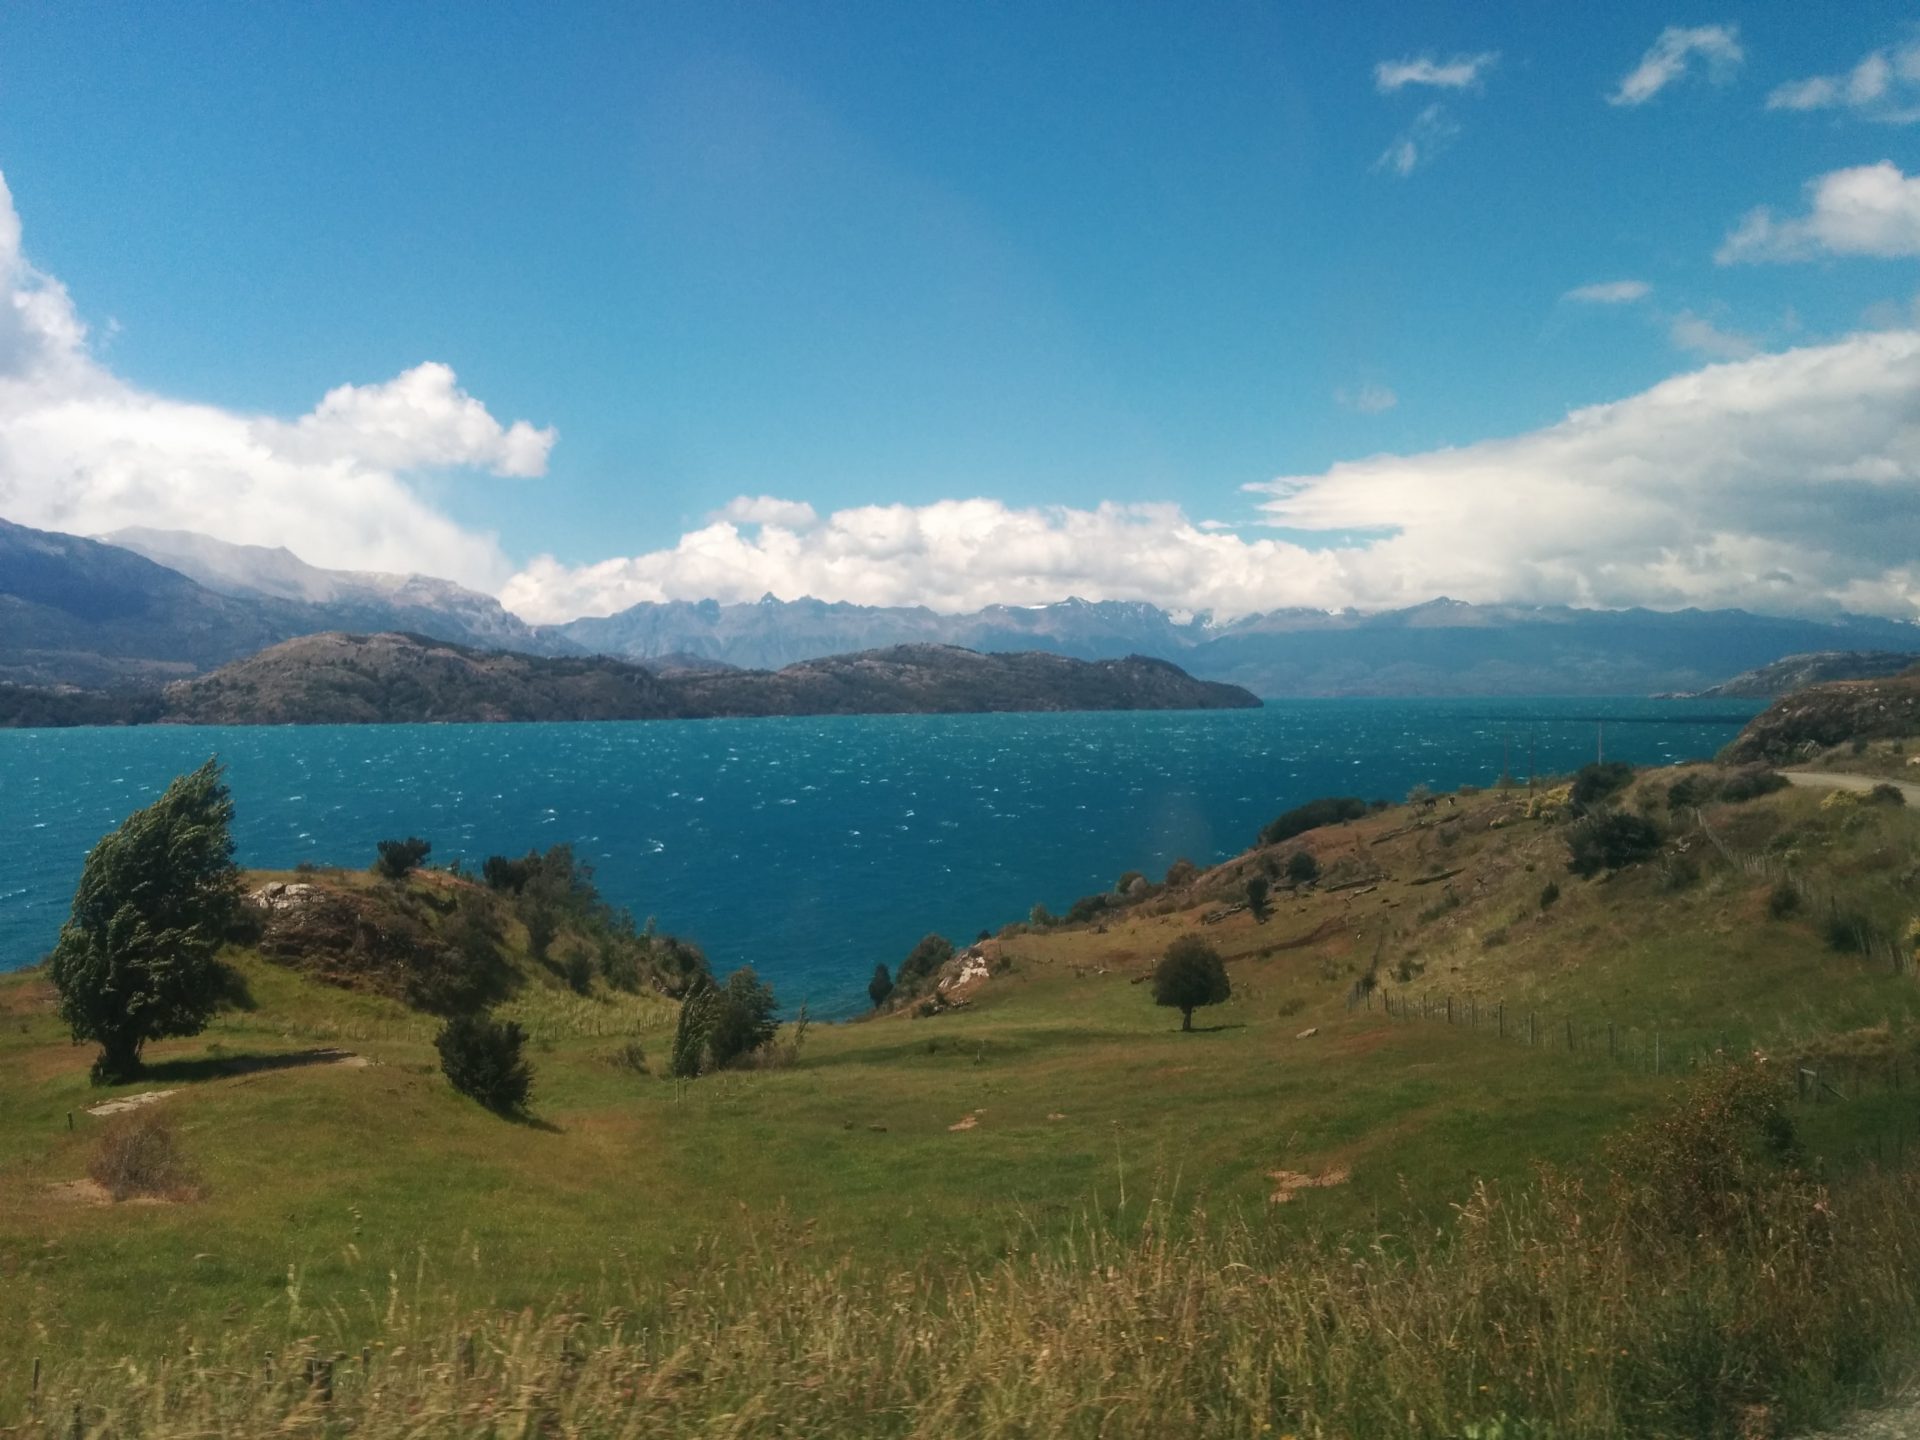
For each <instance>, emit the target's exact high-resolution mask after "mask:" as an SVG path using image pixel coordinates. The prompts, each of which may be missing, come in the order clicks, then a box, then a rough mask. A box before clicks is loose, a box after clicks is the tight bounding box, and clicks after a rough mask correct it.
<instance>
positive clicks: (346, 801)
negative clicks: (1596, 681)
mask: <svg viewBox="0 0 1920 1440" xmlns="http://www.w3.org/2000/svg"><path fill="white" fill-rule="evenodd" d="M1754 708H1756V707H1753V706H1749V705H1744V704H1741V703H1739V702H1733V703H1728V702H1725V701H1715V702H1712V703H1710V704H1708V703H1704V702H1686V701H1648V700H1609V701H1595V700H1533V701H1510V700H1502V701H1455V700H1448V701H1433V700H1421V701H1411V700H1406V701H1400V700H1368V701H1333V700H1329V701H1297V702H1270V703H1269V704H1268V705H1267V707H1266V708H1265V709H1263V710H1254V711H1224V712H1204V713H1202V712H1179V713H1156V714H1095V715H969V716H858V717H834V718H824V719H793V720H707V721H684V722H683V721H653V722H646V723H627V724H597V725H385V726H311V727H300V728H294V727H287V728H274V729H263V728H243V727H222V728H183V727H170V726H168V727H153V728H146V729H131V730H37V731H36V730H26V731H0V969H8V968H14V967H18V966H21V965H27V964H31V963H33V962H34V961H35V960H37V959H38V958H39V957H40V956H41V955H42V954H43V953H44V952H45V951H46V949H47V947H48V946H50V945H51V944H52V942H53V939H54V936H55V935H56V934H57V932H58V930H59V927H60V923H61V921H62V920H64V919H65V917H66V911H67V906H68V904H69V902H70V900H71V898H72V894H73V887H74V884H75V882H76V880H77V879H78V878H79V874H80V866H81V862H82V861H83V860H84V859H85V857H86V853H87V850H88V848H89V847H90V846H91V845H92V844H93V843H94V842H95V841H96V840H98V839H99V837H100V836H101V835H102V834H104V833H105V832H106V831H108V830H110V829H112V828H113V827H114V826H115V825H116V824H118V823H119V821H120V820H121V819H122V818H123V817H124V816H125V815H126V814H127V813H128V812H129V811H131V810H133V809H135V808H137V807H139V806H141V805H144V804H146V803H147V802H148V801H150V800H151V799H153V797H154V796H156V795H157V794H158V793H159V792H160V790H161V789H162V788H163V787H164V786H165V785H166V783H167V781H168V780H169V779H170V778H172V777H173V776H174V775H176V774H178V773H179V772H181V771H183V770H187V769H191V768H192V767H193V766H195V765H197V764H198V763H199V762H200V761H202V760H204V759H205V758H206V757H207V756H208V755H209V754H217V755H219V756H220V758H221V759H222V760H223V761H224V762H225V763H226V765H227V767H228V781H229V783H230V784H231V785H232V787H233V792H234V800H235V804H236V806H237V810H238V816H237V820H236V838H237V840H238V842H239V859H240V862H241V863H242V864H244V865H254V866H262V867H284V866H291V865H293V864H295V863H296V862H298V861H300V860H313V861H315V862H318V863H322V864H343V865H360V864H365V863H368V862H369V861H371V859H372V857H373V848H374V842H375V841H376V840H379V839H382V838H384V837H387V836H402V835H409V834H414V835H422V836H425V837H427V838H428V839H430V840H431V841H432V842H433V846H434V851H433V859H434V860H435V861H436V862H444V861H446V860H450V859H452V858H453V857H455V856H460V857H463V858H464V859H466V860H467V861H469V862H473V863H476V864H477V863H478V861H480V860H481V859H483V858H484V857H485V856H487V855H489V854H494V853H508V854H520V853H523V852H524V851H526V850H527V848H528V847H529V846H538V847H541V848H545V847H546V846H548V845H551V844H554V843H555V842H557V841H560V840H568V841H572V842H573V844H574V845H575V847H576V849H577V851H578V852H579V854H580V855H581V856H582V857H583V858H585V859H587V860H589V861H591V863H592V864H593V865H594V866H595V867H596V868H597V870H598V879H599V884H600V888H601V890H602V891H603V892H604V893H605V894H606V896H607V897H608V898H609V899H610V900H612V901H613V902H614V903H616V904H620V905H625V906H628V907H629V908H631V909H632V910H633V912H634V913H635V915H636V916H642V917H644V916H646V915H655V916H657V917H658V918H659V922H660V924H661V926H662V928H664V929H668V930H672V931H675V932H678V933H680V934H683V935H687V936H690V937H692V938H693V939H695V940H697V941H699V942H700V944H702V945H703V946H704V947H705V948H706V950H707V952H708V954H709V955H710V956H711V957H712V959H713V962H714V965H715V968H716V969H720V970H725V969H728V968H731V967H732V966H734V965H738V964H744V963H751V964H753V965H754V966H756V967H757V968H758V969H759V970H760V972H761V973H762V974H763V975H764V976H765V977H766V978H768V979H769V980H770V981H771V982H772V983H773V985H774V986H775V988H776V989H777V991H778V992H779V994H780V996H781V998H782V1000H783V1001H785V1002H786V1003H788V1004H789V1005H792V1004H796V1003H798V1002H799V1001H800V1000H802V999H807V1000H810V1001H811V1003H812V1006H813V1008H814V1010H815V1012H816V1013H822V1012H824V1013H844V1012H845V1011H847V1010H850V1009H852V1008H853V1007H855V1006H857V1005H859V1004H862V1003H864V1000H863V996H864V991H865V985H866V980H867V977H868V976H869V975H870V974H872V971H873V966H874V963H875V962H876V961H885V962H887V963H888V964H889V965H891V964H893V963H894V962H895V961H897V960H898V959H899V958H900V957H901V956H902V955H904V954H905V953H906V951H907V950H908V949H909V948H911V947H912V945H913V942H914V941H915V940H917V939H918V938H919V937H920V936H921V935H923V934H925V933H926V932H927V931H929V930H939V931H941V932H943V933H945V934H948V935H950V936H953V937H955V938H961V937H967V936H971V935H973V934H974V933H975V932H976V931H978V930H980V929H982V928H983V927H993V926H998V925H1000V924H1003V923H1004V922H1006V921H1008V920H1013V919H1020V918H1024V916H1025V915H1026V913H1027V911H1028V909H1029V908H1030V907H1031V906H1032V905H1033V903H1034V902H1035V901H1036V900H1040V901H1045V902H1046V903H1047V905H1049V906H1050V907H1052V908H1053V909H1055V910H1060V909H1064V908H1065V907H1066V905H1067V904H1068V903H1069V902H1070V901H1072V900H1073V899H1074V898H1075V897H1076V896H1079V895H1083V894H1087V893H1088V892H1090V891H1093V890H1098V889H1103V888H1105V887H1107V886H1109V885H1111V884H1112V883H1113V880H1114V878H1115V877H1116V876H1117V875H1119V874H1121V873H1122V872H1123V871H1126V870H1130V869H1138V870H1144V871H1147V872H1149V873H1152V874H1155V875H1157V874H1159V873H1161V872H1162V871H1164V870H1165V868H1166V867H1167V865H1168V864H1170V863H1171V862H1172V861H1173V860H1174V859H1175V858H1176V857H1178V856H1182V855H1185V856H1187V857H1189V858H1191V859H1193V860H1195V861H1197V862H1202V863H1204V862H1206V861H1209V860H1214V859H1219V858H1222V857H1225V856H1227V855H1230V854H1233V853H1234V852H1236V851H1238V850H1240V849H1243V848H1244V847H1245V846H1246V845H1247V844H1248V843H1249V842H1250V841H1251V840H1252V838H1253V836H1254V834H1255V832H1256V831H1258V830H1259V828H1260V826H1261V825H1263V824H1264V823H1265V822H1266V821H1267V820H1269V819H1271V818H1272V817H1273V816H1274V815H1275V814H1277V813H1278V812H1279V811H1281V810H1284V809H1286V808H1288V807H1289V806H1292V805H1296V804H1298V803H1300V802H1301V801H1303V800H1307V799H1310V798H1312V797H1313V796H1316V795H1325V794H1360V795H1366V796H1373V795H1383V796H1388V797H1393V798H1397V797H1399V796H1402V795H1404V794H1405V793H1406V791H1407V789H1408V788H1409V787H1410V786H1412V785H1414V784H1416V783H1422V782H1424V783H1426V784H1429V785H1433V786H1436V787H1447V788H1451V787H1453V786H1455V785H1458V784H1461V783H1464V782H1469V781H1471V782H1474V783H1479V784H1487V783H1491V782H1492V781H1493V779H1494V778H1495V777H1496V776H1497V775H1498V774H1499V771H1500V766H1501V760H1502V746H1503V742H1504V743H1506V744H1507V745H1508V746H1509V747H1510V751H1509V753H1510V754H1511V757H1512V758H1511V764H1512V766H1513V769H1514V771H1515V773H1516V774H1524V773H1525V768H1526V765H1527V753H1528V743H1529V735H1531V737H1532V744H1533V749H1534V755H1535V762H1534V763H1535V764H1536V765H1537V767H1538V768H1539V770H1540V771H1541V772H1543V773H1544V772H1547V771H1552V770H1569V769H1572V768H1573V767H1574V766H1576V765H1578V764H1580V763H1582V762H1584V761H1586V760H1590V759H1592V758H1593V755H1594V749H1595V740H1596V728H1597V726H1598V725H1599V723H1600V722H1602V721H1604V722H1605V744H1606V753H1607V756H1608V758H1609V759H1616V758H1617V759H1624V760H1632V761H1636V762H1640V763H1660V762H1665V761H1672V760H1678V759H1685V758H1689V757H1694V756H1701V755H1707V754H1711V753H1712V752H1713V751H1714V750H1717V749H1718V748H1719V747H1720V746H1721V745H1723V744H1725V743H1726V742H1727V741H1728V740H1729V739H1731V738H1732V736H1733V734H1734V733H1735V731H1736V729H1737V728H1738V726H1739V725H1740V724H1741V723H1742V722H1743V721H1744V719H1745V718H1746V716H1747V715H1748V714H1750V713H1752V710H1753V709H1754Z"/></svg>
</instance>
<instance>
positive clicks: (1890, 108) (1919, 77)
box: [1767, 42, 1920, 125]
mask: <svg viewBox="0 0 1920 1440" xmlns="http://www.w3.org/2000/svg"><path fill="white" fill-rule="evenodd" d="M1767 108H1768V109H1769V110H1841V111H1846V112H1849V113H1851V114H1853V115H1857V116H1859V117H1861V118H1862V119H1866V120H1877V121H1879V122H1881V123H1882V124H1887V125H1911V124H1913V123H1914V122H1915V121H1920V42H1909V43H1907V44H1905V45H1900V46H1896V47H1894V48H1892V49H1882V50H1875V51H1873V52H1872V53H1871V54H1869V55H1867V56H1866V57H1865V58H1863V59H1862V60H1861V61H1860V62H1859V63H1858V64H1856V65H1855V66H1854V67H1853V68H1852V69H1851V70H1849V71H1847V72H1846V73H1845V74H1841V75H1812V76H1809V77H1807V78H1806V79H1804V80H1790V81H1788V82H1787V83H1786V84H1784V85H1780V86H1777V87H1775V89H1774V90H1773V92H1772V93H1771V94H1770V95H1768V96H1767Z"/></svg>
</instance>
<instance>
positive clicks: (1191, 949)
mask: <svg viewBox="0 0 1920 1440" xmlns="http://www.w3.org/2000/svg"><path fill="white" fill-rule="evenodd" d="M1232 995H1233V986H1232V984H1231V983H1230V982H1229V981H1228V980H1227V967H1226V966H1225V965H1224V964H1222V963H1221V960H1220V952H1219V951H1218V950H1215V949H1214V948H1213V946H1211V945H1209V944H1208V943H1207V942H1206V941H1204V940H1202V939H1201V938H1200V937H1199V936H1198V935H1182V936H1181V937H1180V938H1179V939H1178V940H1175V941H1174V942H1173V943H1172V944H1171V945H1169V946H1168V947H1167V953H1166V954H1165V955H1164V956H1162V957H1161V959H1160V963H1159V964H1158V965H1156V966H1155V967H1154V970H1153V1003H1154V1004H1156V1005H1168V1006H1171V1007H1172V1008H1174V1009H1175V1010H1178V1011H1179V1012H1180V1028H1181V1029H1182V1030H1191V1029H1193V1012H1194V1011H1195V1010H1197V1009H1199V1008H1200V1007H1201V1006H1202V1005H1218V1004H1220V1003H1221V1002H1222V1001H1224V1000H1227V999H1229V998H1231V996H1232Z"/></svg>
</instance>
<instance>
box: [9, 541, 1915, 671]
mask: <svg viewBox="0 0 1920 1440" xmlns="http://www.w3.org/2000/svg"><path fill="white" fill-rule="evenodd" d="M115 538H116V539H117V540H118V541H119V542H121V543H116V544H109V543H105V542H102V541H97V540H86V539H82V538H81V537H78V536H72V535H60V534H57V533H55V532H50V531H40V530H32V529H28V528H27V527H24V526H19V525H12V524H8V523H7V522H5V521H0V682H7V681H11V682H13V683H16V684H24V685H37V686H57V685H78V686H86V687H94V688H98V687H103V686H114V685H127V684H151V683H157V682H160V681H165V680H169V679H174V678H179V677H183V676H188V675H194V674H201V673H204V672H206V671H207V670H210V669H212V668H214V667H215V666H218V665H222V664H226V663H228V662H230V661H233V660H237V659H240V658H242V657H243V656H247V655H251V654H253V653H254V652H255V651H258V650H259V649H261V648H262V647H264V646H267V645H271V644H274V643H276V642H278V641H281V640H286V639H291V638H294V637H296V636H300V635H311V634H318V633H324V632H327V631H333V630H339V631H346V632H349V633H356V634H368V633H379V632H388V631H391V632H397V633H408V634H418V635H426V636H431V637H433V638H435V639H440V640H447V641H451V642H453V643H456V644H462V645H472V646H480V647H484V648H490V649H500V650H510V651H516V652H521V653H527V654H535V655H585V654H603V655H609V656H612V657H614V658H618V659H624V660H628V661H635V662H638V663H641V664H645V665H648V666H649V667H651V668H654V669H657V670H660V671H662V672H674V671H682V670H686V669H689V668H693V669H699V668H703V667H709V666H713V665H721V666H734V667H740V668H745V669H760V670H778V669H781V668H783V667H785V666H788V665H792V664H796V663H798V662H801V661H807V660H817V659H821V658H824V657H826V656H830V655H844V654H848V653H852V652H858V651H865V650H874V649H884V648H887V647H891V646H896V645H928V644H931V645H953V646H959V647H961V648H964V649H969V650H976V651H981V652H1006V651H1044V652H1050V653H1053V654H1058V655H1065V656H1070V657H1073V658H1076V659H1082V660H1102V659H1116V658H1119V657H1122V656H1126V655H1149V656H1156V657H1159V658H1161V659H1164V660H1170V661H1172V662H1174V663H1175V664H1177V665H1179V666H1180V667H1181V668H1182V669H1184V670H1185V671H1187V672H1188V673H1190V674H1192V675H1194V676H1196V677H1199V678H1203V679H1209V680H1219V681H1222V682H1225V683H1229V684H1234V685H1240V686H1243V687H1245V688H1246V689H1248V690H1251V691H1253V692H1254V693H1255V694H1259V695H1265V696H1269V697H1275V698H1278V697H1284V696H1301V697H1305V696H1393V695H1423V696H1448V695H1458V696H1472V695H1488V696H1495V695H1648V694H1659V693H1673V692H1699V691H1704V690H1706V689H1708V687H1711V686H1716V685H1719V684H1721V683H1722V682H1725V681H1727V680H1728V679H1729V678H1730V677H1732V676H1735V675H1737V674H1739V673H1740V672H1742V671H1751V670H1756V669H1758V668H1759V667H1762V666H1766V665H1769V664H1772V663H1773V662H1776V661H1778V660H1780V658H1781V657H1782V656H1793V655H1803V654H1808V653H1813V652H1833V651H1854V652H1859V651H1884V652H1895V651H1920V626H1915V625H1914V624H1912V623H1909V622H1904V621H1895V620H1884V619H1877V618H1873V617H1867V616H1837V617H1834V618H1833V619H1827V620H1807V619H1797V618H1792V617H1779V616H1767V615H1754V614H1749V613H1747V612H1745V611H1740V610H1714V611H1703V610H1681V611H1671V612H1669V611H1654V610H1622V611H1606V610H1576V609H1573V608H1571V607H1566V606H1527V605H1470V604H1464V603H1461V602H1459V601H1454V600H1448V599H1439V600H1434V601H1430V602H1428V603H1426V604H1424V605H1416V606H1412V607H1409V608H1407V609H1402V610H1393V611H1386V612H1381V613H1375V614H1361V613H1359V612H1356V611H1351V610H1348V611H1339V612H1325V611H1318V610H1306V609H1284V610H1275V611H1269V612H1266V613H1264V614H1256V615H1248V616H1243V617H1240V618H1238V619H1235V620H1232V621H1227V622H1219V621H1216V620H1215V619H1214V618H1213V617H1212V616H1211V615H1209V614H1205V613H1201V614H1198V615H1181V614H1176V613H1174V612H1170V611H1167V610H1164V609H1162V608H1160V607H1159V606H1156V605H1151V604H1147V603H1145V602H1142V601H1113V600H1104V601H1087V600H1081V599H1075V598H1069V599H1067V600H1064V601H1061V602H1059V603H1057V604H1052V605H1036V606H1015V605H992V606H988V607H986V608H985V609H982V610H977V611H972V612H968V613H965V614H958V615H945V614H940V613H938V612H936V611H933V610H930V609H927V608H925V607H924V606H889V607H879V606H867V605H854V604H849V603H845V602H833V601H822V600H815V599H810V598H803V599H799V600H791V601H783V600H777V599H775V598H773V597H772V596H767V597H764V598H763V599H761V600H760V601H758V602H757V603H754V604H726V605H723V604H720V603H718V602H716V601H712V600H703V601H666V602H659V603H652V602H648V603H643V604H639V605H634V606H631V607H629V608H628V609H626V610H623V611H621V612H620V613H618V614H616V615H610V616H603V617H588V618H582V619H578V620H573V621H570V622H568V623H566V624H564V625H556V626H536V625H529V624H527V623H526V622H525V621H523V620H521V619H520V617H518V616H516V615H514V614H513V613H512V612H511V611H508V610H506V609H505V608H504V607H503V606H501V604H500V603H499V602H498V601H497V600H495V599H493V598H492V597H490V596H486V595H482V594H480V593H479V592H477V591H473V590H468V589H465V588H464V587H462V586H459V585H455V584H452V583H451V582H449V581H443V580H435V579H432V578H430V577H426V576H418V575H382V574H374V573H363V572H353V571H338V570H325V569H321V568H319V567H317V566H312V565H308V564H307V563H306V562H305V561H303V560H301V559H300V558H299V557H298V556H296V555H294V554H293V553H291V552H290V551H287V550H283V549H269V548H265V547H260V546H242V545H229V544H227V543H225V542H223V541H217V540H212V539H209V538H208V537H206V536H201V535H194V534H191V533H188V532H183V531H157V530H133V531H121V532H118V534H117V536H116V537H115Z"/></svg>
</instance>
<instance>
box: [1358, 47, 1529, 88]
mask: <svg viewBox="0 0 1920 1440" xmlns="http://www.w3.org/2000/svg"><path fill="white" fill-rule="evenodd" d="M1499 59H1500V52H1499V51H1497V50H1487V51H1483V52H1482V53H1481V54H1478V55H1456V56H1454V57H1453V58H1452V59H1451V60H1436V59H1434V58H1433V57H1432V56H1431V55H1419V56H1409V57H1408V58H1407V59H1405V60H1382V61H1381V62H1380V63H1379V64H1378V65H1375V66H1374V67H1373V83H1374V86H1375V88H1377V89H1378V90H1379V91H1380V93H1381V94H1383V95H1390V94H1392V93H1393V92H1394V91H1395V90H1399V89H1403V88H1404V87H1406V86H1408V85H1430V86H1432V87H1433V88H1435V89H1438V90H1477V89H1479V88H1480V85H1481V83H1482V81H1483V80H1484V78H1485V76H1486V73H1487V71H1489V70H1491V69H1492V68H1493V67H1494V64H1495V63H1496V62H1497V61H1498V60H1499Z"/></svg>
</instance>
